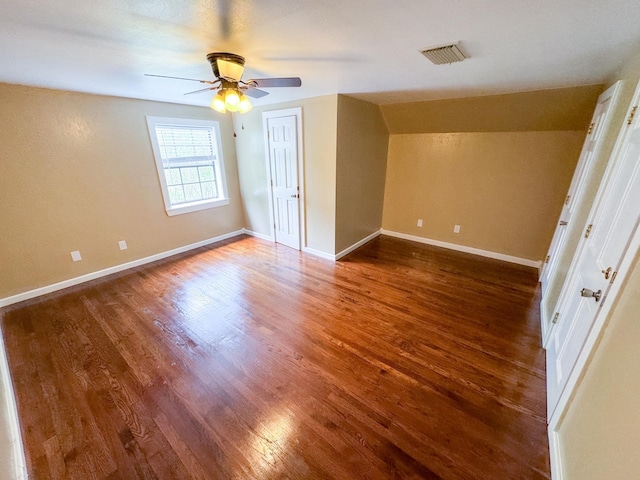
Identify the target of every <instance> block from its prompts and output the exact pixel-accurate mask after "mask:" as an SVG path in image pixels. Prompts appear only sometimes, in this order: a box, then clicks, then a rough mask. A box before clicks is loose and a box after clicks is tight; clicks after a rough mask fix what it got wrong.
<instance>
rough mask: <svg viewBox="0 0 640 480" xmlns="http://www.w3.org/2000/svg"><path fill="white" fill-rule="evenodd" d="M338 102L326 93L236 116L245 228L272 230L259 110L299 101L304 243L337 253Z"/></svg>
mask: <svg viewBox="0 0 640 480" xmlns="http://www.w3.org/2000/svg"><path fill="white" fill-rule="evenodd" d="M337 104H338V97H337V95H329V96H324V97H317V98H310V99H306V100H300V101H295V102H287V103H282V104H278V105H268V106H263V107H256V108H254V109H253V110H251V111H250V112H249V113H246V114H243V115H235V116H234V125H235V131H236V134H237V137H236V149H237V158H238V169H239V172H240V189H241V192H242V200H243V204H244V209H245V222H246V227H247V228H248V229H249V230H252V231H254V232H256V233H260V234H263V235H269V236H270V235H271V228H270V225H269V199H268V191H267V171H266V161H265V149H264V134H263V131H262V113H263V112H267V111H273V110H282V109H286V108H293V107H302V124H303V132H302V135H303V142H304V170H305V178H304V189H305V196H306V202H305V218H306V225H305V228H306V246H307V247H309V248H312V249H314V250H318V251H321V252H324V253H327V254H334V253H335V215H336V214H335V212H336V125H337V120H336V118H337ZM243 126H244V129H243Z"/></svg>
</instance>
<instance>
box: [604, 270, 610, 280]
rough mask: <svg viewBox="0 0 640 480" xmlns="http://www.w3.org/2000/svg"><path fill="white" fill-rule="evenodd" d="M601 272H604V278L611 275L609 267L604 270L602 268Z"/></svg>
mask: <svg viewBox="0 0 640 480" xmlns="http://www.w3.org/2000/svg"><path fill="white" fill-rule="evenodd" d="M602 273H603V274H604V279H605V280H609V276H611V267H609V268H607V269H606V270H602Z"/></svg>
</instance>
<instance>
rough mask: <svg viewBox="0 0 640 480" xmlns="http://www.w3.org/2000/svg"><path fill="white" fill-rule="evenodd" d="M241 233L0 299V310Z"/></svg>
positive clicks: (239, 233)
mask: <svg viewBox="0 0 640 480" xmlns="http://www.w3.org/2000/svg"><path fill="white" fill-rule="evenodd" d="M243 233H244V232H243V230H236V231H234V232H229V233H225V234H223V235H218V236H217V237H213V238H208V239H206V240H202V241H200V242H196V243H191V244H189V245H185V246H183V247H178V248H174V249H172V250H167V251H166V252H160V253H156V254H155V255H151V256H148V257H144V258H140V259H138V260H133V261H131V262H127V263H122V264H120V265H115V266H113V267H109V268H105V269H103V270H98V271H96V272H92V273H87V274H85V275H81V276H79V277H75V278H70V279H68V280H63V281H62V282H58V283H54V284H52V285H47V286H45V287H40V288H36V289H33V290H29V291H27V292H23V293H19V294H17V295H13V296H11V297H5V298H0V308H2V307H6V306H8V305H12V304H14V303H18V302H23V301H25V300H29V299H31V298H35V297H39V296H41V295H46V294H47V293H51V292H56V291H58V290H62V289H63V288H68V287H73V286H74V285H79V284H81V283H84V282H88V281H90V280H95V279H96V278H100V277H105V276H107V275H111V274H112V273H118V272H121V271H123V270H127V269H129V268H133V267H138V266H140V265H145V264H147V263H151V262H155V261H156V260H162V259H163V258H167V257H171V256H172V255H177V254H179V253H184V252H188V251H189V250H193V249H196V248H200V247H205V246H207V245H211V244H212V243H216V242H220V241H222V240H226V239H228V238H233V237H237V236H238V235H242V234H243Z"/></svg>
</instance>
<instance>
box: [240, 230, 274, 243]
mask: <svg viewBox="0 0 640 480" xmlns="http://www.w3.org/2000/svg"><path fill="white" fill-rule="evenodd" d="M242 233H245V234H247V235H250V236H252V237H256V238H260V239H262V240H266V241H268V242H275V239H274V238H273V237H272V236H271V235H265V234H264V233H258V232H254V231H253V230H248V229H246V228H243V229H242Z"/></svg>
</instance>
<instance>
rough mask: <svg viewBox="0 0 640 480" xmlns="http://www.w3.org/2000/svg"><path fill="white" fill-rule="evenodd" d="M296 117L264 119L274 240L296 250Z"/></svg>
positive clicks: (297, 205) (298, 217) (297, 248)
mask: <svg viewBox="0 0 640 480" xmlns="http://www.w3.org/2000/svg"><path fill="white" fill-rule="evenodd" d="M296 119H297V117H296V116H295V115H288V116H283V117H272V118H267V119H266V124H267V131H268V134H267V137H268V138H267V142H268V151H269V169H270V173H271V198H272V203H273V205H272V208H273V220H274V230H275V232H274V235H275V241H276V242H278V243H282V244H283V245H287V246H289V247H292V248H295V249H296V250H300V182H299V180H298V144H297V142H298V139H297V123H296Z"/></svg>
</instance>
